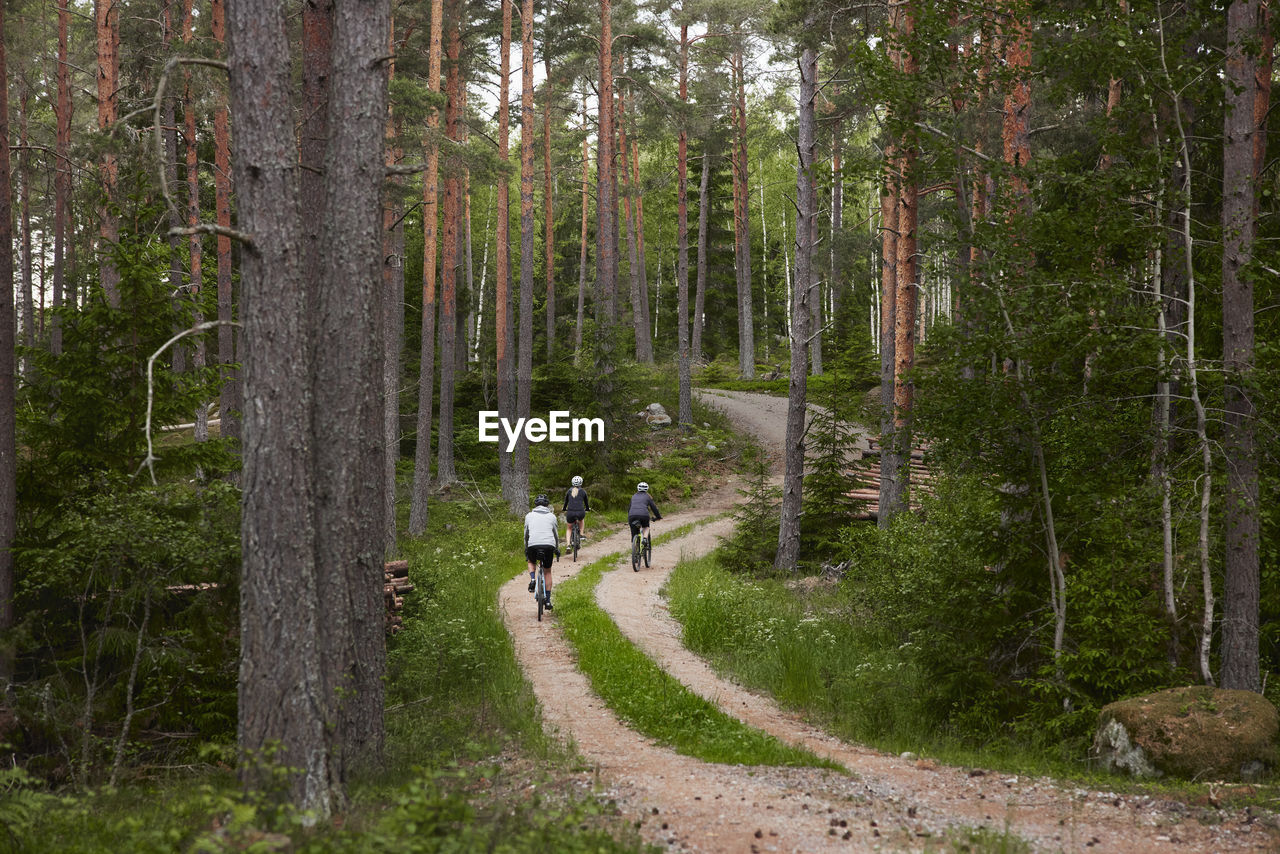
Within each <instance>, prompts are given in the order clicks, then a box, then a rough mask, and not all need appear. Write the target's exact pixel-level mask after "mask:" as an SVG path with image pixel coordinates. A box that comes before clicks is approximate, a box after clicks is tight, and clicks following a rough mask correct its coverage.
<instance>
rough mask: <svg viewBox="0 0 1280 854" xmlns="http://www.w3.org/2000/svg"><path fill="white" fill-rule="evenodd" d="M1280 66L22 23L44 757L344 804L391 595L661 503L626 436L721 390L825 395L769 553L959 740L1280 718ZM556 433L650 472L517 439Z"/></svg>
mask: <svg viewBox="0 0 1280 854" xmlns="http://www.w3.org/2000/svg"><path fill="white" fill-rule="evenodd" d="M1273 32H1274V21H1273V15H1272V11H1271V10H1270V8H1269V4H1268V3H1267V2H1266V0H1248V2H1246V1H1245V0H1232V2H1230V3H1221V2H1200V0H1186V2H1164V0H1159V1H1158V2H1146V0H1108V2H1060V3H1039V2H1021V0H1001V2H998V3H996V4H994V5H983V4H971V3H967V2H962V0H948V2H938V3H917V2H908V1H907V0H904V2H894V3H887V4H885V3H873V4H868V5H864V6H858V7H847V6H844V5H840V4H829V3H823V2H819V1H818V0H795V1H794V2H793V0H786V1H785V2H781V3H777V4H775V3H766V2H755V0H698V2H688V3H681V4H678V5H677V4H669V3H665V2H662V0H658V2H654V3H637V2H623V0H618V2H616V3H613V4H611V3H610V2H609V0H602V1H601V2H600V3H592V4H584V3H580V2H577V0H562V2H556V3H551V4H547V5H542V4H539V5H537V6H535V5H534V3H533V2H532V0H524V2H523V3H522V4H521V5H520V6H519V8H513V4H512V3H510V2H502V3H497V2H493V3H480V2H473V1H472V0H449V2H447V3H443V2H441V0H435V2H427V0H424V2H420V3H398V4H394V5H390V4H386V3H379V2H372V0H371V2H361V3H348V2H346V0H333V2H327V1H326V0H316V2H306V3H302V4H278V3H274V4H273V3H271V2H263V0H226V1H225V4H224V0H212V2H211V3H210V4H205V3H197V2H193V0H185V2H183V3H179V2H177V0H172V2H170V0H120V2H110V0H98V3H97V4H96V5H93V6H90V5H86V4H84V3H72V2H71V0H60V2H57V3H55V4H42V3H35V2H25V0H9V2H5V3H4V5H3V46H4V54H3V56H0V60H2V62H0V64H3V66H4V68H3V71H4V80H5V87H4V90H3V98H0V120H2V121H3V124H0V136H3V137H4V139H5V140H7V142H6V144H5V145H4V147H3V151H2V152H0V204H3V205H4V208H3V211H0V227H3V228H4V229H6V231H5V235H6V239H7V240H8V241H9V242H10V245H11V247H12V248H11V251H10V252H8V253H4V256H3V257H4V262H5V265H6V266H5V267H2V268H0V278H3V279H4V282H5V284H4V287H3V291H4V294H5V295H6V296H5V299H4V301H3V308H4V311H3V312H2V313H0V321H2V322H0V335H2V336H3V338H0V358H2V359H3V361H0V371H2V373H3V377H4V380H5V382H4V386H3V392H4V393H3V396H2V398H3V399H0V439H2V440H3V441H2V442H0V445H2V446H0V481H2V483H0V487H3V489H4V490H5V491H4V492H2V493H0V536H2V537H3V541H0V632H2V636H0V676H3V678H4V680H5V698H4V701H3V719H2V720H0V726H2V727H3V730H0V741H9V742H11V743H12V747H13V750H14V752H15V756H17V757H19V762H20V764H21V765H22V766H23V767H24V768H25V769H26V771H27V773H30V774H32V775H34V776H35V777H40V778H44V779H45V780H46V781H48V782H50V783H52V784H57V785H76V786H89V785H92V784H95V783H100V782H106V781H110V782H111V783H115V782H117V781H118V780H120V779H122V777H123V776H124V775H126V774H127V772H128V769H129V768H130V767H131V766H133V765H136V764H145V763H148V762H156V761H159V759H158V758H159V757H168V758H171V757H179V756H189V755H192V754H193V753H194V752H195V751H197V750H198V749H199V748H198V747H197V746H193V745H198V744H210V743H215V744H216V743H222V744H226V743H232V742H234V743H236V744H237V745H238V754H237V755H238V756H239V757H240V767H241V768H242V772H241V773H242V778H243V779H244V780H245V781H246V782H248V783H249V784H250V785H267V784H268V783H270V782H271V780H272V779H273V778H272V774H273V772H272V771H271V768H272V767H274V766H275V765H284V766H286V767H291V768H295V769H297V768H302V769H305V772H306V773H301V774H295V775H292V776H290V777H289V779H288V780H287V781H286V784H285V787H286V789H288V790H289V791H290V792H291V796H292V798H293V799H294V801H295V802H296V803H298V804H299V805H301V806H303V807H305V808H308V809H314V810H319V811H320V812H328V811H330V810H334V809H338V808H340V806H341V804H342V803H343V799H344V794H343V793H344V789H345V786H346V784H347V781H348V779H349V778H350V777H351V775H352V774H354V773H356V772H357V770H358V769H359V767H360V766H361V765H362V763H364V762H365V761H366V760H368V759H369V758H370V757H376V756H378V755H380V753H381V751H382V749H383V743H384V739H385V726H384V721H383V708H384V705H385V697H384V691H385V689H384V687H383V673H384V670H385V666H386V657H387V647H386V644H387V641H386V639H385V637H384V623H383V610H382V609H383V601H382V572H383V564H384V562H385V561H386V560H387V559H389V558H393V557H396V556H398V555H399V553H400V552H401V551H402V550H403V549H404V548H405V544H406V543H407V542H408V541H410V540H417V539H418V538H421V537H422V536H424V532H426V531H428V524H429V519H430V516H431V508H432V506H433V504H438V503H439V502H441V501H445V502H447V501H450V500H455V499H457V500H465V499H469V498H474V497H475V496H478V495H489V496H490V499H489V500H491V501H493V500H495V499H494V498H493V496H494V495H498V494H500V495H501V498H500V499H497V501H500V502H504V503H505V504H506V506H507V507H508V508H509V509H510V511H512V512H514V513H522V512H523V511H524V510H525V509H527V508H528V506H529V503H530V497H531V495H532V494H534V493H536V492H538V491H550V490H551V489H552V488H553V487H556V486H558V485H562V484H563V483H565V482H567V480H568V477H569V476H570V475H571V474H575V473H579V474H583V475H584V476H585V477H586V478H587V481H588V483H589V485H591V487H592V489H593V492H592V494H593V501H594V500H597V499H596V497H595V496H598V500H599V501H601V502H609V501H615V502H616V501H620V500H621V498H622V495H623V494H624V492H625V491H627V490H629V489H630V487H631V485H632V484H633V481H634V479H635V478H636V476H637V475H639V476H647V475H648V470H647V468H646V467H645V466H644V465H643V464H642V460H643V458H644V455H645V451H644V435H643V433H641V432H639V431H637V429H636V426H635V419H634V418H633V412H634V410H636V409H638V408H640V407H641V406H643V405H644V403H645V402H647V401H645V400H644V398H645V397H649V396H654V395H657V394H658V393H657V392H654V391H653V389H655V388H660V389H661V392H660V394H661V395H662V396H663V398H664V399H667V400H669V403H670V405H671V407H672V409H673V412H674V415H675V420H676V422H677V423H678V424H679V425H682V426H683V427H684V428H686V429H689V428H693V427H696V423H695V419H694V417H693V412H692V407H691V404H690V391H689V390H690V387H691V386H692V385H693V384H694V383H695V382H698V383H703V384H709V385H710V384H723V385H730V386H736V387H742V388H766V389H770V390H773V391H776V392H779V393H785V394H786V395H787V396H788V398H789V400H790V404H791V407H792V417H791V418H792V424H791V432H790V434H789V436H790V438H789V442H788V445H789V448H788V459H787V477H786V480H785V482H784V486H783V489H782V492H781V494H780V495H776V494H773V493H769V492H768V491H767V490H765V489H764V487H763V484H762V485H761V488H760V491H759V493H758V495H757V496H756V500H754V502H753V504H754V505H756V506H757V507H758V508H760V509H761V512H760V513H759V514H757V515H756V516H753V517H750V518H746V519H744V521H743V530H744V534H743V540H742V541H740V542H738V543H736V544H731V547H730V548H729V549H727V550H726V557H725V560H726V561H727V564H728V565H729V566H731V567H732V568H733V569H734V570H735V571H739V572H743V573H750V574H759V575H771V574H789V573H809V572H818V571H821V570H822V568H823V567H824V566H825V567H827V568H828V570H830V568H831V567H841V569H840V571H841V572H842V573H843V577H844V583H845V584H848V585H855V586H856V587H857V589H858V590H859V591H860V595H861V597H862V602H863V608H862V609H860V610H859V612H858V614H857V616H856V619H858V620H863V621H866V623H867V624H868V625H871V626H873V627H874V628H875V629H876V631H878V632H880V633H882V636H883V638H884V640H885V643H886V645H887V646H892V647H894V648H896V649H897V650H898V652H899V654H901V655H902V656H903V657H904V658H905V659H907V660H909V661H910V662H911V664H912V666H913V667H915V668H918V669H919V671H920V672H923V673H925V674H927V675H928V678H927V679H925V680H923V681H922V683H921V684H924V685H927V686H928V691H929V693H928V696H927V697H924V698H923V700H922V706H923V707H926V708H927V709H928V717H929V721H930V724H929V725H930V726H932V727H935V728H937V729H940V730H943V731H946V732H948V733H951V734H953V735H955V737H957V738H960V739H968V740H971V741H974V742H976V743H983V742H984V741H986V740H990V739H994V738H997V737H1000V738H1003V737H1010V736H1009V733H1010V732H1012V733H1014V735H1013V736H1012V737H1014V738H1017V739H1022V740H1024V741H1026V742H1029V743H1030V742H1035V743H1040V744H1042V745H1043V744H1056V745H1077V746H1078V743H1079V740H1080V739H1082V738H1083V737H1085V734H1086V733H1087V732H1088V729H1089V727H1090V726H1091V724H1092V721H1093V720H1094V718H1095V717H1096V713H1097V710H1098V708H1099V707H1100V706H1101V705H1102V704H1105V703H1106V702H1109V701H1111V700H1114V699H1116V698H1119V697H1122V696H1128V695H1133V694H1137V693H1142V692H1144V691H1149V690H1154V689H1157V688H1160V687H1165V686H1169V685H1177V684H1187V683H1208V684H1217V685H1221V686H1223V687H1228V688H1242V689H1246V690H1251V691H1260V692H1263V693H1264V694H1266V695H1267V696H1268V697H1270V698H1271V699H1272V700H1275V699H1277V698H1280V686H1278V685H1277V684H1276V680H1275V679H1274V678H1273V677H1274V676H1275V675H1276V673H1277V671H1278V670H1280V571H1278V570H1277V567H1278V566H1280V515H1277V508H1278V507H1280V502H1277V501H1276V500H1275V499H1276V497H1277V496H1276V493H1277V488H1280V457H1278V456H1277V453H1276V452H1277V448H1278V447H1280V445H1278V444H1277V434H1276V430H1275V425H1276V419H1275V412H1276V401H1277V394H1280V386H1278V385H1277V381H1278V379H1280V365H1277V364H1276V362H1277V359H1278V358H1280V350H1277V347H1276V342H1277V340H1280V339H1278V338H1277V335H1276V334H1275V333H1276V324H1277V323H1278V322H1280V315H1277V313H1276V312H1275V311H1274V308H1275V301H1276V298H1277V297H1278V296H1280V294H1278V293H1277V289H1276V281H1277V276H1278V274H1277V268H1280V256H1278V255H1277V240H1278V238H1280V226H1278V225H1277V219H1276V218H1275V214H1276V212H1277V192H1276V190H1277V186H1278V184H1277V173H1276V169H1275V159H1274V157H1272V156H1270V155H1269V154H1268V146H1267V141H1268V138H1269V133H1268V131H1269V126H1270V125H1271V124H1273V123H1275V119H1274V118H1273V116H1272V111H1271V83H1272V77H1273V67H1272V56H1273V53H1274V35H1273ZM6 158H7V159H6ZM806 403H813V404H818V405H820V406H822V407H823V412H824V415H823V416H822V417H820V418H819V419H818V420H817V422H816V423H815V425H814V426H813V427H811V428H810V430H809V432H808V433H805V431H804V422H803V412H804V407H805V405H806ZM553 408H554V409H568V410H570V411H572V412H573V414H574V415H575V416H582V417H600V418H603V419H604V420H605V422H606V424H607V428H608V441H606V442H604V443H601V444H600V445H597V446H591V447H590V448H587V449H584V448H582V447H578V448H575V449H572V450H571V449H566V448H558V447H553V446H547V445H543V446H534V447H532V448H531V446H530V445H529V443H528V442H521V443H519V444H518V446H517V447H516V448H515V449H514V450H513V451H511V452H510V453H508V452H507V451H506V449H505V446H499V447H495V446H492V445H486V444H481V443H479V442H478V441H477V430H476V415H475V413H476V412H477V411H478V410H482V409H497V410H499V411H500V412H502V413H503V415H504V416H510V417H511V418H512V419H513V420H514V418H515V417H526V418H527V417H530V416H531V415H533V416H538V415H543V416H545V413H546V411H548V410H550V409H553ZM855 423H858V424H862V425H865V426H867V427H868V428H870V430H871V432H873V433H875V434H877V436H878V441H877V443H876V445H875V448H874V453H869V454H866V455H863V454H860V453H856V452H855V447H854V441H853V439H852V436H851V429H852V428H851V425H853V424H855ZM806 446H807V449H808V454H809V458H810V462H809V467H808V470H807V472H806V471H804V469H805V465H804V452H805V451H804V449H805V447H806ZM913 457H914V458H917V459H918V460H919V461H923V462H926V463H927V465H928V467H929V469H928V470H929V477H928V479H927V480H922V479H920V477H919V475H918V472H919V469H918V468H913V466H912V465H911V461H912V459H913ZM913 472H915V474H913ZM651 479H653V480H654V481H655V484H656V485H659V486H665V487H666V488H669V489H671V490H681V489H683V488H684V487H685V486H686V485H682V484H681V483H680V481H679V479H678V478H676V477H674V476H673V477H671V478H670V479H669V480H668V481H665V482H664V481H659V480H657V479H656V478H651ZM869 483H870V484H872V487H871V488H872V489H873V490H875V492H876V494H877V495H878V500H876V501H875V502H874V503H875V508H874V512H872V513H868V512H867V507H866V504H865V502H863V501H862V499H860V498H857V497H856V496H858V495H861V494H862V493H859V492H858V490H859V489H863V490H864V491H865V489H866V487H867V485H868V484H869ZM6 496H7V497H6ZM864 497H865V496H864ZM868 516H870V517H871V518H872V519H874V520H875V523H874V524H872V523H869V522H868V521H867V518H866V517H868ZM283 602H288V603H289V617H288V619H284V620H282V619H281V617H280V608H281V607H282V606H281V603H283ZM851 619H854V618H853V617H851ZM392 646H393V654H394V641H392ZM838 676H839V674H835V675H832V676H831V678H833V679H835V678H838ZM281 710H289V711H287V712H283V711H281ZM299 710H305V711H299ZM166 761H167V759H166Z"/></svg>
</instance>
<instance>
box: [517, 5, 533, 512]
mask: <svg viewBox="0 0 1280 854" xmlns="http://www.w3.org/2000/svg"><path fill="white" fill-rule="evenodd" d="M520 59H521V90H520V339H519V340H520V355H519V366H518V368H519V374H518V376H517V377H516V416H517V417H518V418H528V417H529V407H530V405H531V393H532V386H533V260H534V259H533V252H534V241H535V239H536V233H535V231H534V221H533V136H534V129H533V121H534V115H533V0H522V2H521V4H520ZM515 453H516V456H515V475H516V482H515V487H516V490H517V492H518V493H521V494H522V495H523V498H524V500H523V501H521V502H519V507H521V508H523V507H528V506H529V504H528V502H529V441H528V440H527V439H526V438H525V437H524V433H523V432H521V434H520V438H519V440H518V441H517V442H516V452H515Z"/></svg>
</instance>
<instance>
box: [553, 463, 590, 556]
mask: <svg viewBox="0 0 1280 854" xmlns="http://www.w3.org/2000/svg"><path fill="white" fill-rule="evenodd" d="M572 483H573V485H572V486H570V487H569V489H568V490H567V491H566V492H565V494H564V506H563V507H561V508H560V509H561V510H563V511H564V523H565V532H564V539H565V542H568V541H569V530H568V528H569V526H570V525H572V524H573V523H574V522H577V523H578V534H579V536H582V537H585V536H586V535H587V514H588V513H590V512H591V500H590V499H588V498H587V491H586V490H585V489H583V488H582V478H581V477H579V476H578V475H574V477H573V480H572Z"/></svg>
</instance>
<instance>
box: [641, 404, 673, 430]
mask: <svg viewBox="0 0 1280 854" xmlns="http://www.w3.org/2000/svg"><path fill="white" fill-rule="evenodd" d="M643 414H644V420H645V423H647V424H648V425H649V426H650V427H666V426H667V425H669V424H670V423H671V416H670V415H668V414H667V410H666V408H665V407H663V405H662V404H661V403H651V404H649V405H648V406H646V407H645V409H644V413H643Z"/></svg>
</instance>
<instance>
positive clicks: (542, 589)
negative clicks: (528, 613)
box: [533, 569, 547, 623]
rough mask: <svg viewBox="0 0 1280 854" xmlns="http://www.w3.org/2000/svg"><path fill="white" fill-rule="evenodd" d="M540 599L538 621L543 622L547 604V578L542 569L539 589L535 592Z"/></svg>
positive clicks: (535, 596)
mask: <svg viewBox="0 0 1280 854" xmlns="http://www.w3.org/2000/svg"><path fill="white" fill-rule="evenodd" d="M533 596H534V598H535V599H537V600H538V622H539V623H541V622H542V609H543V607H545V606H546V604H547V580H546V577H545V576H544V575H543V574H542V570H541V569H539V570H538V589H537V590H536V591H535V592H534V594H533Z"/></svg>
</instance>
